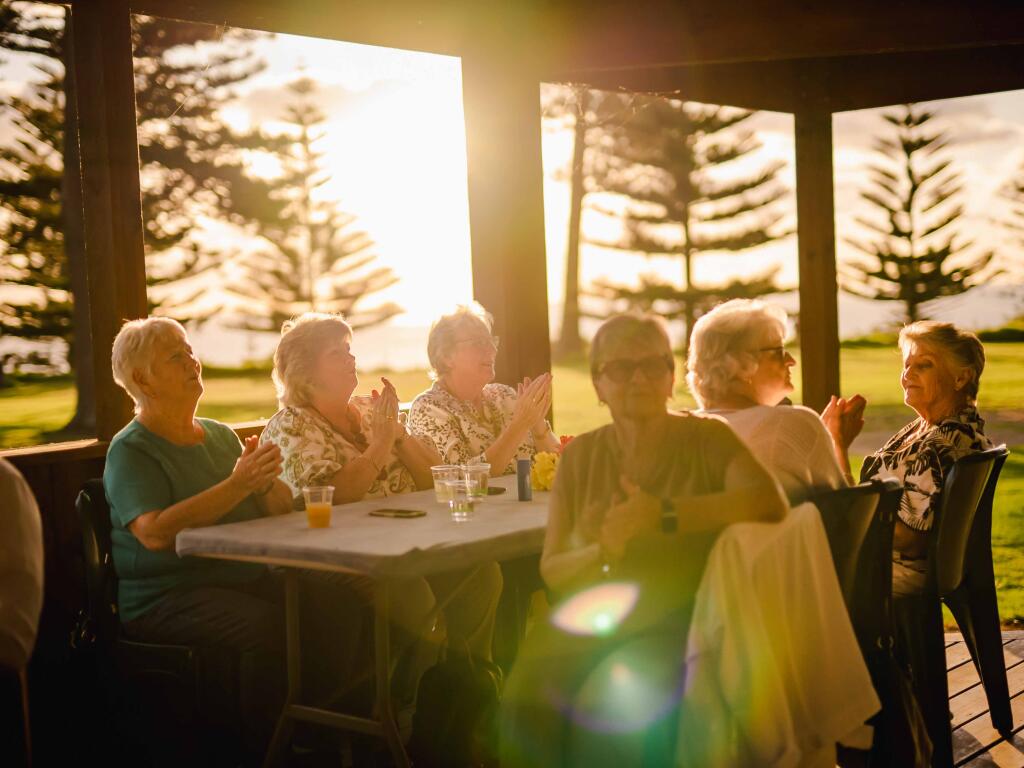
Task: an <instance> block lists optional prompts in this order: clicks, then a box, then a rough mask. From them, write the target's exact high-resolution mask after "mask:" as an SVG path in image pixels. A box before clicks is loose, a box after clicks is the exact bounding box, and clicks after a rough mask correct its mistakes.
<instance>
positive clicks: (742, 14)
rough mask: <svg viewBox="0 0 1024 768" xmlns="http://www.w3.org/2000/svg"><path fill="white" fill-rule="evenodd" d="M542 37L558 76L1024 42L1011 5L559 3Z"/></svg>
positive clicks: (1000, 0) (943, 0)
mask: <svg viewBox="0 0 1024 768" xmlns="http://www.w3.org/2000/svg"><path fill="white" fill-rule="evenodd" d="M538 30H539V33H538V38H537V40H536V43H537V48H536V50H537V51H538V52H539V53H547V54H548V56H547V62H548V65H549V66H550V69H548V70H547V71H545V73H544V77H545V79H547V78H549V77H551V74H552V73H556V72H566V71H573V70H577V71H578V70H597V69H602V68H610V67H637V66H640V67H652V66H675V65H681V64H697V63H705V64H707V63H724V62H739V61H748V62H753V61H767V60H773V59H776V60H777V59H793V58H813V57H829V56H840V55H853V54H866V53H884V52H891V51H914V50H938V49H955V48H970V47H979V46H985V45H998V44H1011V43H1021V42H1024V4H1022V3H1018V2H1011V1H1010V0H972V2H970V3H965V2H962V0H931V1H930V2H929V1H928V0H902V2H897V3H894V2H891V0H859V2H821V3H807V2H803V1H802V0H779V2H774V3H752V2H749V0H691V1H690V2H685V3H683V2H679V1H678V0H647V1H645V2H636V1H635V0H634V1H633V2H629V1H628V0H615V1H614V2H604V3H593V2H583V1H582V0H581V1H580V2H561V3H557V4H556V3H550V4H548V5H547V7H546V8H545V13H544V20H543V23H542V24H541V25H540V26H539V27H538Z"/></svg>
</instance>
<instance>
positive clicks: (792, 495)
mask: <svg viewBox="0 0 1024 768" xmlns="http://www.w3.org/2000/svg"><path fill="white" fill-rule="evenodd" d="M785 337H786V313H785V311H784V310H783V309H782V308H781V307H777V306H774V305H771V304H766V303H764V302H762V301H751V300H748V299H735V300H733V301H727V302H726V303H724V304H720V305H719V306H717V307H715V308H714V309H713V310H711V311H710V312H708V313H707V314H706V315H704V316H702V317H701V318H700V319H699V320H698V321H697V322H696V324H695V325H694V327H693V335H692V336H691V338H690V353H689V357H688V360H687V369H688V371H689V373H688V374H687V376H686V380H687V382H688V383H689V385H690V391H691V392H692V393H693V396H694V398H696V400H697V402H698V404H699V405H700V406H701V407H702V408H703V410H704V412H705V413H711V414H715V415H717V416H721V417H723V418H725V419H726V420H727V421H728V422H729V425H730V426H731V427H732V428H733V430H734V431H735V432H736V434H738V435H739V436H740V438H741V439H742V440H743V442H744V443H746V445H747V447H748V448H750V450H751V451H753V453H754V455H755V456H757V458H758V459H760V460H761V462H762V463H763V464H764V465H765V466H766V467H767V468H768V469H769V470H771V472H772V473H773V474H774V475H775V477H776V479H777V480H778V481H779V482H780V483H781V484H782V487H783V489H784V490H785V491H786V495H787V496H788V497H789V500H790V502H791V503H793V504H797V503H799V502H801V501H804V500H806V499H807V498H808V496H809V495H810V494H811V493H812V492H813V491H815V490H826V489H834V488H841V487H843V486H844V485H847V484H848V483H852V482H853V480H852V477H851V474H850V459H849V454H848V451H849V447H850V443H851V442H853V439H854V438H855V437H856V436H857V435H858V434H859V433H860V430H861V428H862V427H863V426H864V418H863V414H864V406H865V404H866V403H865V400H864V398H863V397H861V396H860V395H856V396H855V397H852V398H850V400H849V401H847V400H846V399H844V398H836V397H833V398H832V400H831V402H830V403H829V405H828V406H827V407H826V409H825V412H824V413H823V414H822V416H821V417H820V418H819V417H818V414H816V413H815V412H814V411H812V410H811V409H809V408H805V407H803V406H800V405H793V406H783V407H776V406H779V404H780V403H782V402H784V400H785V398H786V397H787V396H788V395H789V393H791V392H792V391H793V380H792V368H793V366H794V365H796V360H794V359H793V356H792V355H790V354H789V352H787V351H786V348H785V346H784V340H785Z"/></svg>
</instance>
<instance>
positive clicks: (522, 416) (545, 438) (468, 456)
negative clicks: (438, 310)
mask: <svg viewBox="0 0 1024 768" xmlns="http://www.w3.org/2000/svg"><path fill="white" fill-rule="evenodd" d="M492 324H493V318H492V317H491V315H490V313H488V312H487V311H486V310H484V308H483V307H481V306H480V305H479V304H475V303H474V304H473V305H471V306H462V307H459V308H458V309H457V310H456V311H455V312H453V313H452V314H450V315H444V316H443V317H442V318H441V319H439V320H438V321H437V322H435V323H434V325H433V327H431V329H430V338H429V339H428V340H427V356H428V357H429V358H430V365H431V367H432V368H433V375H434V379H435V380H434V386H432V387H431V388H430V389H428V390H427V391H426V392H424V393H422V394H421V395H419V396H418V397H417V398H416V399H415V400H414V401H413V404H412V411H411V412H410V414H409V428H410V429H411V430H412V432H413V433H414V434H416V435H419V436H422V437H426V438H428V439H429V440H430V441H431V442H432V443H433V445H434V447H435V448H436V449H437V451H438V453H440V454H441V456H442V457H443V458H444V460H445V461H447V462H448V463H451V464H464V463H469V462H485V463H487V464H490V465H491V475H493V476H498V475H505V474H511V473H513V472H515V470H516V459H517V458H520V457H532V456H533V454H534V453H536V452H537V451H555V450H557V449H558V439H557V438H556V437H555V435H554V434H553V433H552V431H551V426H550V425H549V424H548V422H547V421H546V420H545V418H544V415H545V414H546V413H547V412H548V408H549V407H550V406H551V374H550V373H545V374H542V375H541V376H538V377H537V378H536V379H532V380H531V379H529V378H526V379H524V380H523V382H522V383H521V384H519V385H518V386H517V387H516V388H515V389H512V387H510V386H507V385H505V384H496V383H494V359H495V356H496V354H497V352H498V339H497V337H495V336H492V335H491V328H492Z"/></svg>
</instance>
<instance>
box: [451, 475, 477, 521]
mask: <svg viewBox="0 0 1024 768" xmlns="http://www.w3.org/2000/svg"><path fill="white" fill-rule="evenodd" d="M444 484H445V485H446V486H447V487H448V490H447V493H448V495H449V498H448V509H449V511H450V512H451V515H452V520H453V521H454V522H456V523H464V522H466V521H467V520H472V519H473V498H472V497H471V496H470V495H469V483H467V482H466V480H465V478H462V477H458V478H454V479H450V480H445V481H444Z"/></svg>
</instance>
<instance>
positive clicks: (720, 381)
mask: <svg viewBox="0 0 1024 768" xmlns="http://www.w3.org/2000/svg"><path fill="white" fill-rule="evenodd" d="M786 320H787V317H786V311H785V310H784V309H782V307H779V306H776V305H774V304H768V303H766V302H763V301H758V300H756V299H754V300H752V299H733V300H732V301H727V302H725V303H724V304H719V305H718V306H717V307H715V308H714V309H712V310H711V311H710V312H708V313H707V314H705V315H703V316H702V317H701V318H700V319H699V320H697V322H696V323H694V325H693V334H692V335H691V336H690V351H689V353H688V355H687V358H686V370H687V374H686V383H687V385H688V386H689V388H690V393H691V394H692V395H693V397H694V398H695V399H696V400H697V403H698V404H699V405H700V406H701V407H702V408H704V407H706V406H707V404H708V403H709V402H712V401H714V400H718V399H720V398H721V397H723V396H725V395H727V394H728V393H729V392H730V391H731V389H732V385H733V383H734V382H736V381H740V380H743V379H746V378H749V377H751V376H753V375H754V373H755V371H757V366H758V364H759V363H758V355H757V352H755V351H754V349H753V347H754V345H755V344H757V343H758V338H759V337H760V336H761V335H762V334H763V333H764V330H765V328H766V327H771V328H775V329H778V331H779V332H780V333H781V334H782V336H783V338H785V335H786Z"/></svg>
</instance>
